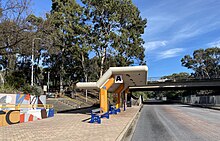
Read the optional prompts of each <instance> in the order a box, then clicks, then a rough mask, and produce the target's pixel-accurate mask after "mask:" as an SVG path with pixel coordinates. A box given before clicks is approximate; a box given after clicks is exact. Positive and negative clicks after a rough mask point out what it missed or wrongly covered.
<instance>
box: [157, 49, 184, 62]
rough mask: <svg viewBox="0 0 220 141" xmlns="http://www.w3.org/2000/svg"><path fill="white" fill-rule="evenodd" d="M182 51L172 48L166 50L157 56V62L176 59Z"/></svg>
mask: <svg viewBox="0 0 220 141" xmlns="http://www.w3.org/2000/svg"><path fill="white" fill-rule="evenodd" d="M183 51H184V49H183V48H173V49H169V50H166V51H164V52H161V53H159V54H158V60H161V59H166V58H171V57H176V56H178V55H179V54H180V53H181V52H183Z"/></svg>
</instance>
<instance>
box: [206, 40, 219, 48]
mask: <svg viewBox="0 0 220 141" xmlns="http://www.w3.org/2000/svg"><path fill="white" fill-rule="evenodd" d="M207 46H208V47H220V40H218V41H214V42H211V43H208V44H207Z"/></svg>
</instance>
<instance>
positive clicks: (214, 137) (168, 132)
mask: <svg viewBox="0 0 220 141" xmlns="http://www.w3.org/2000/svg"><path fill="white" fill-rule="evenodd" d="M131 140H132V141H220V111H218V110H211V109H205V108H198V107H191V106H187V105H144V107H143V109H142V111H141V114H140V117H139V120H138V122H137V125H136V129H135V131H134V134H133V136H132V139H131Z"/></svg>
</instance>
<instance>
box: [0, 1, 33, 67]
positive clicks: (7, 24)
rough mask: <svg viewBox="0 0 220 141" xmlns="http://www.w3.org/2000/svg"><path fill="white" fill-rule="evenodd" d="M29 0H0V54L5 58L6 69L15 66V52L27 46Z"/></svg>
mask: <svg viewBox="0 0 220 141" xmlns="http://www.w3.org/2000/svg"><path fill="white" fill-rule="evenodd" d="M29 4H30V0H6V1H4V2H0V6H1V10H0V12H1V14H0V15H1V16H0V55H1V57H2V58H1V59H3V60H5V63H6V64H3V65H4V66H5V67H6V68H7V69H6V71H8V70H14V69H15V68H16V59H17V58H16V53H20V52H23V51H24V49H23V48H24V46H25V47H26V48H27V45H28V44H27V39H28V37H29V36H28V35H29V34H28V33H27V32H26V31H27V30H28V26H27V25H26V20H25V19H26V16H27V14H28V10H29Z"/></svg>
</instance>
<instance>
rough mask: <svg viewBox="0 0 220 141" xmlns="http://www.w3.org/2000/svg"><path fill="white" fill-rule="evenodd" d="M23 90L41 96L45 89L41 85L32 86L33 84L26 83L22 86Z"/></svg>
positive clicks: (25, 92)
mask: <svg viewBox="0 0 220 141" xmlns="http://www.w3.org/2000/svg"><path fill="white" fill-rule="evenodd" d="M22 91H23V92H24V94H31V95H35V96H40V95H42V94H43V90H42V88H41V87H40V86H36V85H34V86H31V85H25V86H24V87H23V88H22Z"/></svg>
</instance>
